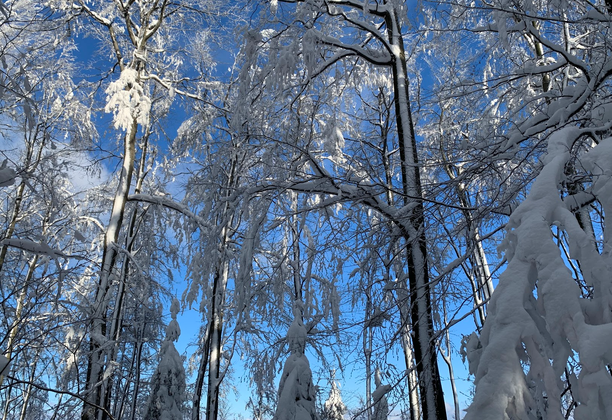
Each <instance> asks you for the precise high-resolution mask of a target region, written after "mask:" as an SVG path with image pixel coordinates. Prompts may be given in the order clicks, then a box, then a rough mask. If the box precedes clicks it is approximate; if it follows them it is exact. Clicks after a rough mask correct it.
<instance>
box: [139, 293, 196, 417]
mask: <svg viewBox="0 0 612 420" xmlns="http://www.w3.org/2000/svg"><path fill="white" fill-rule="evenodd" d="M179 309H180V305H179V302H178V300H176V299H174V300H173V301H172V305H171V306H170V313H171V316H172V320H171V321H170V323H169V324H168V326H167V327H166V339H165V340H164V342H163V343H162V348H161V353H160V354H161V357H160V361H159V366H157V369H156V370H155V373H154V374H153V378H152V379H151V395H150V396H149V401H148V403H147V411H146V413H145V416H144V418H146V419H150V420H173V419H180V418H182V416H183V414H182V411H183V402H184V401H185V387H186V384H185V368H184V367H183V359H182V358H181V355H180V354H179V353H178V351H177V350H176V347H174V342H175V341H176V340H178V337H179V335H180V334H181V329H180V327H179V324H178V322H177V321H176V315H177V314H178V311H179Z"/></svg>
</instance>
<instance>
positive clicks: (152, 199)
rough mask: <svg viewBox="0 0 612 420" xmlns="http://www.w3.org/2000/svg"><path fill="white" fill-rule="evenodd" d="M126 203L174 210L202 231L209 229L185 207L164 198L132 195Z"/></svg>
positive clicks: (201, 219) (204, 221)
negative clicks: (137, 203) (154, 205)
mask: <svg viewBox="0 0 612 420" xmlns="http://www.w3.org/2000/svg"><path fill="white" fill-rule="evenodd" d="M128 201H140V202H144V203H150V204H156V205H158V206H162V207H166V208H169V209H172V210H175V211H177V212H179V213H181V214H183V215H184V216H187V217H188V218H189V219H191V220H193V221H194V222H195V223H196V224H197V225H198V227H199V228H200V229H202V230H207V229H210V228H211V226H210V224H209V223H208V222H207V221H206V220H204V219H203V218H202V217H200V216H198V215H197V214H195V213H194V212H192V211H191V210H189V209H188V208H187V207H186V206H185V205H183V204H181V203H179V202H177V201H174V200H171V199H168V198H166V197H158V196H153V195H147V194H133V195H130V196H129V197H128Z"/></svg>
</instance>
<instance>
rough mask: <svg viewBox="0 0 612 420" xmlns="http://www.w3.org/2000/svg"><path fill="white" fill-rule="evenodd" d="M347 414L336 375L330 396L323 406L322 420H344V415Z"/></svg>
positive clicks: (332, 380)
mask: <svg viewBox="0 0 612 420" xmlns="http://www.w3.org/2000/svg"><path fill="white" fill-rule="evenodd" d="M346 412H347V408H346V405H344V402H343V401H342V395H340V389H339V388H338V384H337V383H336V381H335V378H334V375H332V379H331V389H330V390H329V396H328V397H327V400H325V404H324V405H323V413H322V416H321V420H342V419H344V414H345V413H346Z"/></svg>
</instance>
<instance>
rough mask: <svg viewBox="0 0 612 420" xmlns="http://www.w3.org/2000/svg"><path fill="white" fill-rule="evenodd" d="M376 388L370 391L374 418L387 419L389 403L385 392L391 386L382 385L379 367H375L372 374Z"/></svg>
mask: <svg viewBox="0 0 612 420" xmlns="http://www.w3.org/2000/svg"><path fill="white" fill-rule="evenodd" d="M374 380H375V382H376V389H375V390H374V392H372V401H373V402H374V417H373V419H374V420H387V415H388V414H389V403H388V402H387V397H386V395H387V393H388V392H389V391H390V390H391V386H389V385H383V384H382V379H381V376H380V369H376V375H375V376H374Z"/></svg>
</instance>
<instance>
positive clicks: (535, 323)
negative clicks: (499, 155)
mask: <svg viewBox="0 0 612 420" xmlns="http://www.w3.org/2000/svg"><path fill="white" fill-rule="evenodd" d="M581 134H583V132H582V131H581V130H580V129H578V128H575V127H566V128H564V129H561V130H559V131H557V132H555V133H553V134H552V135H551V136H550V139H549V142H548V153H547V156H546V158H545V160H544V167H543V169H542V172H541V173H540V175H538V177H537V178H536V180H535V182H534V184H533V186H532V188H531V191H530V192H529V195H528V196H527V198H526V200H525V201H524V202H523V203H522V204H521V205H520V206H519V207H518V208H517V209H516V210H515V211H514V213H513V214H512V216H511V217H510V221H509V223H508V225H507V229H508V234H507V237H506V239H505V242H504V244H503V246H505V250H506V254H507V257H508V261H509V263H508V267H507V269H506V271H505V272H504V273H503V274H502V276H501V277H500V281H499V285H498V287H497V289H496V290H495V292H494V294H493V296H492V299H491V303H490V305H489V314H488V317H487V320H486V322H485V325H484V328H483V331H482V335H481V337H480V339H478V337H476V336H475V335H472V337H470V339H469V340H468V342H467V345H466V346H465V347H467V350H468V351H467V353H468V354H467V356H468V359H469V362H470V372H473V373H475V382H476V394H475V397H474V401H473V403H472V405H471V406H470V407H469V408H468V410H467V416H466V417H465V419H467V420H472V419H483V420H488V419H491V420H493V419H495V420H498V419H525V420H527V419H534V418H545V419H559V420H561V419H564V418H565V417H564V415H563V414H562V411H561V410H562V404H561V396H562V395H563V393H564V392H565V389H564V381H563V380H562V376H563V375H564V374H565V375H566V376H567V379H568V380H569V383H570V385H571V392H572V396H573V398H574V401H575V403H576V404H577V406H576V409H575V411H574V418H575V419H576V420H582V419H584V420H587V419H604V418H612V402H611V401H610V400H609V397H606V396H609V395H612V377H610V375H609V372H608V371H607V369H606V365H609V364H610V363H612V319H611V316H610V308H611V307H612V298H611V286H612V284H611V281H610V276H609V275H606V273H610V268H611V263H612V261H611V260H610V256H609V251H607V250H608V241H609V234H608V235H605V236H604V238H605V239H604V242H605V244H604V253H602V254H600V253H599V252H598V251H597V248H596V245H595V243H594V240H593V239H594V238H592V237H590V236H589V235H588V234H587V233H586V232H585V231H584V230H583V229H582V228H581V227H580V225H579V223H578V221H577V219H576V217H575V216H574V215H573V214H572V213H571V212H570V211H569V210H568V209H567V207H566V205H565V204H564V202H563V201H562V199H561V197H560V195H559V189H558V186H559V184H560V183H561V182H562V181H564V179H565V173H564V170H565V167H566V164H567V163H568V162H569V160H570V159H571V154H570V150H571V148H572V145H573V144H574V142H575V141H576V140H577V139H578V138H579V137H580V135H581ZM581 162H582V164H583V166H584V167H585V169H587V170H590V171H591V172H592V174H593V175H594V177H595V182H594V186H593V194H594V195H595V196H596V197H597V198H598V199H599V200H600V202H601V204H602V205H603V206H604V209H606V207H607V208H609V209H610V211H612V199H611V198H610V197H611V196H612V194H611V193H612V191H610V189H611V188H612V183H610V182H609V181H610V172H611V171H612V138H608V139H606V140H604V141H603V142H601V143H600V144H599V145H598V146H596V147H595V148H593V149H591V150H590V151H589V152H588V153H586V155H585V156H584V157H583V158H582V159H581ZM553 225H556V226H557V227H558V228H559V229H562V230H564V231H565V233H566V234H567V236H568V237H569V244H570V256H571V258H572V259H576V260H578V261H580V263H581V264H582V267H583V272H584V277H585V278H584V280H585V282H586V284H587V285H588V286H589V287H591V288H592V297H590V298H589V299H585V298H583V297H581V290H580V287H579V286H578V284H577V283H576V281H575V280H574V278H573V277H572V273H571V272H570V270H569V268H568V267H567V265H566V263H565V261H564V259H563V257H562V255H561V251H560V249H559V246H558V244H557V243H555V240H554V237H553V234H552V231H551V226H553ZM573 354H576V355H577V356H575V357H576V358H577V359H578V360H579V362H580V365H581V368H580V370H579V371H577V372H575V373H574V372H573V373H571V374H569V373H567V370H566V366H567V363H568V361H569V360H570V357H571V356H572V355H573Z"/></svg>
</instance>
